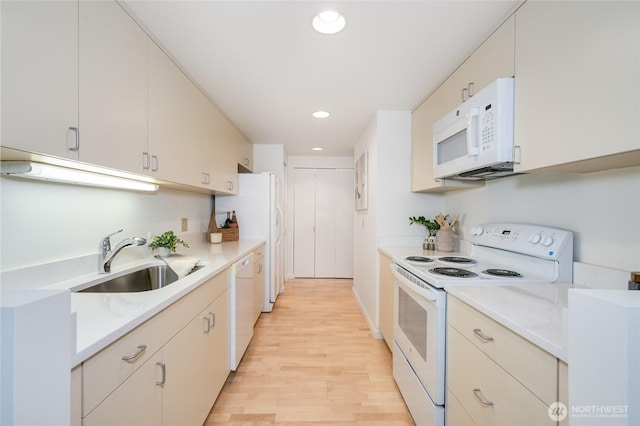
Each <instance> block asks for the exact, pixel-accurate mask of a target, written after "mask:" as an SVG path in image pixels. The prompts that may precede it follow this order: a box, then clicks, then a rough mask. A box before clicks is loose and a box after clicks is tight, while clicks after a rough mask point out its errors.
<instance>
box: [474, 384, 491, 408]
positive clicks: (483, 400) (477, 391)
mask: <svg viewBox="0 0 640 426" xmlns="http://www.w3.org/2000/svg"><path fill="white" fill-rule="evenodd" d="M473 395H474V396H475V397H476V398H478V401H480V403H481V404H482V405H484V406H485V407H491V406H492V405H493V402H491V401H489V400H487V398H485V397H484V395H482V391H481V390H480V388H475V389H474V390H473Z"/></svg>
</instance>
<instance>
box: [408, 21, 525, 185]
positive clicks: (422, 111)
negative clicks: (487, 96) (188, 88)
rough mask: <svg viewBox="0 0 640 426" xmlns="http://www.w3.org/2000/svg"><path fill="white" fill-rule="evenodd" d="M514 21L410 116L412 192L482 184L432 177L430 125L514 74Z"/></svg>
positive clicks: (501, 30)
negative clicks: (495, 81)
mask: <svg viewBox="0 0 640 426" xmlns="http://www.w3.org/2000/svg"><path fill="white" fill-rule="evenodd" d="M514 34H515V19H514V17H513V16H512V17H510V18H509V19H508V20H507V21H506V22H505V23H504V24H502V26H500V28H498V30H496V32H495V33H493V34H492V35H491V36H490V37H489V38H488V39H487V40H486V41H485V42H484V43H483V44H482V45H481V46H480V47H479V48H478V49H477V50H476V51H475V52H473V54H472V55H471V56H470V57H469V58H468V59H467V60H466V61H465V62H464V63H463V64H462V65H460V67H459V68H458V69H457V70H456V71H455V72H453V74H451V75H450V76H449V78H447V80H446V81H445V82H444V83H442V85H441V86H440V87H438V89H436V90H435V91H434V92H433V93H432V94H431V95H430V96H429V97H428V98H427V99H426V100H425V101H424V102H423V103H422V105H420V106H419V107H418V108H417V109H416V110H415V111H414V113H413V116H412V125H411V126H412V132H411V190H412V191H414V192H417V191H420V192H445V191H452V190H459V189H469V188H475V187H477V186H479V185H482V183H477V182H461V181H451V180H445V179H435V178H434V177H433V124H434V123H435V122H436V121H438V120H439V119H441V118H442V117H444V116H445V115H446V114H448V113H449V112H450V111H452V110H453V109H454V108H455V107H456V106H458V105H460V104H461V103H462V102H463V100H464V99H468V96H469V94H471V95H472V94H473V93H476V92H478V91H479V90H482V89H483V88H484V87H486V86H487V85H488V84H489V83H491V82H492V81H493V80H495V79H497V78H501V77H513V75H514V69H515V67H514V37H515V36H514Z"/></svg>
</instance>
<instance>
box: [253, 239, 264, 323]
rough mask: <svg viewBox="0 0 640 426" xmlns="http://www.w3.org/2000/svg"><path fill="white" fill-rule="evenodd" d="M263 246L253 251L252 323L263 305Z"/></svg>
mask: <svg viewBox="0 0 640 426" xmlns="http://www.w3.org/2000/svg"><path fill="white" fill-rule="evenodd" d="M264 299H265V282H264V246H262V247H260V248H259V249H256V250H254V251H253V323H254V324H255V323H256V322H257V321H258V318H260V313H261V312H262V308H263V307H264Z"/></svg>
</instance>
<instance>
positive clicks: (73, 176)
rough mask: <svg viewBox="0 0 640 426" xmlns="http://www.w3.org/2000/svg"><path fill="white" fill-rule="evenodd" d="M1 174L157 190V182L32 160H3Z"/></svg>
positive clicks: (111, 186)
mask: <svg viewBox="0 0 640 426" xmlns="http://www.w3.org/2000/svg"><path fill="white" fill-rule="evenodd" d="M0 174H2V175H7V176H14V177H20V178H28V179H39V180H47V181H53V182H62V183H72V184H77V185H87V186H101V187H106V188H118V189H129V190H134V191H150V192H153V191H157V190H158V185H156V184H155V183H149V182H142V181H137V180H133V179H126V178H121V177H116V176H109V175H106V174H101V173H94V172H88V171H84V170H77V169H70V168H66V167H59V166H54V165H51V164H44V163H35V162H31V161H2V163H1V164H0Z"/></svg>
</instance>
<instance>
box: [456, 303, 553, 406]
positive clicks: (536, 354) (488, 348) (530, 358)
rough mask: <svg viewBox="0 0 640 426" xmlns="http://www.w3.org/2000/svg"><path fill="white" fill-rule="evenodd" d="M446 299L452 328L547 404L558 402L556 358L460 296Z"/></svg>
mask: <svg viewBox="0 0 640 426" xmlns="http://www.w3.org/2000/svg"><path fill="white" fill-rule="evenodd" d="M447 300H448V302H447V303H448V305H447V317H448V320H447V321H448V323H449V324H450V325H451V326H452V327H454V328H455V329H456V330H458V331H459V332H460V333H461V334H462V335H463V336H465V337H466V338H467V339H468V340H469V342H471V343H473V345H475V346H476V347H477V348H478V349H480V350H481V351H482V352H483V353H485V354H486V355H487V356H489V357H490V358H491V359H493V360H494V361H495V362H497V363H498V364H500V366H501V367H502V368H504V369H505V370H506V371H507V372H508V373H509V374H511V375H512V376H513V377H515V378H516V379H517V380H518V381H519V382H521V383H522V384H523V385H525V386H526V387H527V388H528V389H530V390H531V392H533V393H534V394H535V395H537V396H538V397H539V398H540V399H542V400H543V401H544V402H545V403H547V404H549V405H550V404H552V403H554V402H556V401H557V371H558V360H557V358H555V357H554V356H552V355H550V354H549V353H547V352H545V351H543V350H542V349H540V348H539V347H538V346H536V345H534V344H532V343H530V342H529V341H528V340H526V339H524V338H522V337H520V336H518V335H517V334H515V333H514V332H512V331H511V330H509V329H508V328H506V327H504V326H502V325H500V324H498V323H497V322H495V321H494V320H492V319H491V318H489V317H487V316H486V315H484V314H482V313H481V312H479V311H477V310H475V309H474V308H472V307H470V306H469V305H467V304H466V303H464V302H461V301H460V300H459V299H456V298H455V297H449V298H447ZM480 335H482V336H485V338H487V339H490V340H485V339H483V338H482V337H481V336H480ZM531 366H535V368H531Z"/></svg>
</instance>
